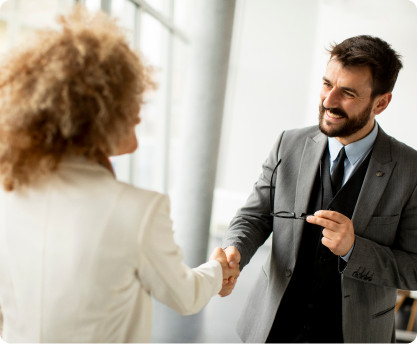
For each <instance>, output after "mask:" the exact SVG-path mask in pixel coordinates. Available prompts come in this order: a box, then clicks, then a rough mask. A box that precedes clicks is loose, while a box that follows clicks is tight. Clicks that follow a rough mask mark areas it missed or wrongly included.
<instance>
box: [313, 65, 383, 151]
mask: <svg viewBox="0 0 417 344" xmlns="http://www.w3.org/2000/svg"><path fill="white" fill-rule="evenodd" d="M371 94H372V75H371V72H370V70H369V68H367V67H351V68H345V67H343V66H342V64H341V63H340V62H338V61H337V60H334V59H333V60H330V62H329V63H328V65H327V69H326V73H325V75H324V77H323V86H322V89H321V92H320V108H319V109H320V114H319V127H320V130H321V131H322V132H323V133H324V134H326V135H327V136H330V137H336V138H337V139H338V140H339V141H340V142H342V143H343V144H348V143H350V142H354V141H357V140H359V139H361V138H362V137H364V136H366V135H367V134H368V133H369V132H370V131H371V130H372V128H373V126H374V118H375V115H376V113H374V111H373V110H374V109H373V107H374V104H375V102H374V99H372V98H371ZM343 141H345V142H346V143H344V142H343Z"/></svg>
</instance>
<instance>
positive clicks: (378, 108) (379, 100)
mask: <svg viewBox="0 0 417 344" xmlns="http://www.w3.org/2000/svg"><path fill="white" fill-rule="evenodd" d="M391 99H392V93H391V92H387V93H384V94H380V95H379V96H377V97H376V98H375V100H374V108H373V112H374V114H375V115H379V114H380V113H381V112H382V111H384V110H385V109H386V108H387V107H388V104H389V103H390V102H391Z"/></svg>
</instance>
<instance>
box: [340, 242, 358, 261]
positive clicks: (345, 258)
mask: <svg viewBox="0 0 417 344" xmlns="http://www.w3.org/2000/svg"><path fill="white" fill-rule="evenodd" d="M354 247H355V244H353V245H352V247H351V248H350V250H349V252H348V253H346V255H344V256H343V257H342V256H340V258H342V259H343V260H344V261H345V262H346V263H347V262H348V261H349V258H350V255H351V254H352V251H353V248H354Z"/></svg>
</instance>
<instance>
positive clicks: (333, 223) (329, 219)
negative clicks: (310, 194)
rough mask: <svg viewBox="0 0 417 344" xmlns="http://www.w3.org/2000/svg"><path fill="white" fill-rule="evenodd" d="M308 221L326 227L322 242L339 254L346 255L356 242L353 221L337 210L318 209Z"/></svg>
mask: <svg viewBox="0 0 417 344" xmlns="http://www.w3.org/2000/svg"><path fill="white" fill-rule="evenodd" d="M307 222H310V223H312V224H315V225H319V226H321V227H324V229H323V238H322V239H321V242H322V243H323V245H324V246H326V247H328V248H329V249H330V251H332V252H333V253H334V254H336V255H338V256H341V257H343V256H345V255H346V254H347V253H348V252H349V250H350V249H351V248H352V246H353V244H354V243H355V232H354V229H353V223H352V221H351V220H350V219H349V218H347V217H346V216H344V215H342V214H340V213H338V212H336V211H330V210H319V211H316V212H315V213H314V216H309V217H308V218H307Z"/></svg>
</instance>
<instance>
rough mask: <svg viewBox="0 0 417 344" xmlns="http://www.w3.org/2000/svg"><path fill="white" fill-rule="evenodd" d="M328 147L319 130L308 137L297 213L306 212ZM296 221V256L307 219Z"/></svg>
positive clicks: (302, 165)
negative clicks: (320, 164)
mask: <svg viewBox="0 0 417 344" xmlns="http://www.w3.org/2000/svg"><path fill="white" fill-rule="evenodd" d="M326 147H327V136H325V135H324V134H322V133H321V132H319V133H318V134H317V135H316V136H314V137H313V138H311V137H307V138H306V141H305V145H304V150H303V154H302V156H301V163H300V170H299V172H298V178H297V188H296V194H295V204H294V212H295V213H296V214H297V215H300V214H301V213H306V212H307V209H308V204H309V201H310V197H311V193H312V190H313V185H314V180H315V177H316V175H317V171H318V168H319V162H320V158H321V157H322V156H323V152H324V149H325V148H326ZM293 221H294V227H293V228H294V229H293V232H294V253H295V258H296V257H297V255H298V250H299V248H300V242H301V236H302V234H303V228H304V225H305V221H301V220H293Z"/></svg>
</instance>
